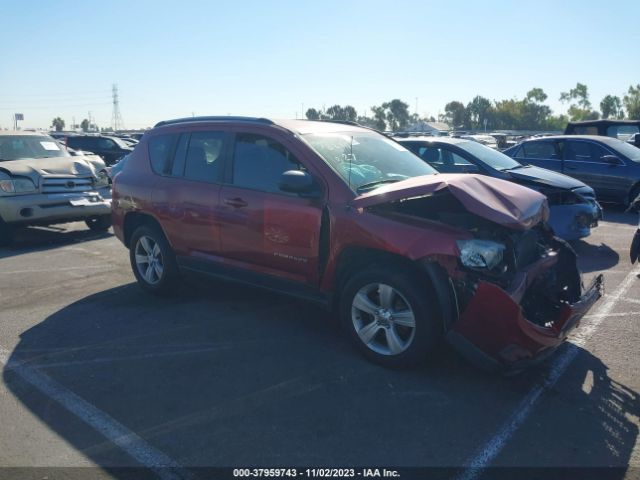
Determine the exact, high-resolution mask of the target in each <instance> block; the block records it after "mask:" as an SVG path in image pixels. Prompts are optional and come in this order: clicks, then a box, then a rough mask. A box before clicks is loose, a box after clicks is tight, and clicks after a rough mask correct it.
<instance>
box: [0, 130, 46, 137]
mask: <svg viewBox="0 0 640 480" xmlns="http://www.w3.org/2000/svg"><path fill="white" fill-rule="evenodd" d="M9 135H11V136H12V137H13V136H22V137H48V136H49V134H48V133H47V132H25V131H24V130H0V136H2V137H5V136H9Z"/></svg>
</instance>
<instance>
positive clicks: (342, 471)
mask: <svg viewBox="0 0 640 480" xmlns="http://www.w3.org/2000/svg"><path fill="white" fill-rule="evenodd" d="M233 476H234V477H236V478H242V477H272V478H273V477H285V478H287V477H288V478H296V477H307V478H357V477H363V478H399V477H400V474H399V473H398V471H397V470H391V469H386V468H361V469H355V468H305V469H296V468H235V469H234V470H233Z"/></svg>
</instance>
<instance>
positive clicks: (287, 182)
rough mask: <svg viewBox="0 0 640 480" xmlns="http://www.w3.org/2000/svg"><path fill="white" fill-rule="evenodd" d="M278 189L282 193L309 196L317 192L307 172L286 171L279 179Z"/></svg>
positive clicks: (314, 183)
mask: <svg viewBox="0 0 640 480" xmlns="http://www.w3.org/2000/svg"><path fill="white" fill-rule="evenodd" d="M278 188H280V190H282V191H283V192H289V193H300V194H303V193H306V194H311V193H315V192H316V191H317V188H316V182H315V181H314V180H313V177H312V176H311V175H309V174H308V173H307V172H303V171H301V170H287V171H286V172H284V173H283V174H282V176H281V177H280V182H279V183H278Z"/></svg>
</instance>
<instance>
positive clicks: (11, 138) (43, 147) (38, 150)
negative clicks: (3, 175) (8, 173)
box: [0, 135, 69, 162]
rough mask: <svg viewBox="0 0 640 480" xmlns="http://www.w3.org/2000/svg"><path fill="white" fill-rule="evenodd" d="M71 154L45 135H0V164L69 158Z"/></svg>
mask: <svg viewBox="0 0 640 480" xmlns="http://www.w3.org/2000/svg"><path fill="white" fill-rule="evenodd" d="M68 156H69V153H68V152H67V151H66V150H65V149H64V147H62V146H61V145H60V144H59V143H58V142H56V141H55V140H54V139H53V138H51V137H46V136H44V135H42V136H39V135H0V162H7V161H11V160H20V159H22V158H50V157H68Z"/></svg>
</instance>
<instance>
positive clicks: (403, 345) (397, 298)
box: [340, 265, 441, 368]
mask: <svg viewBox="0 0 640 480" xmlns="http://www.w3.org/2000/svg"><path fill="white" fill-rule="evenodd" d="M433 297H434V295H433V293H432V292H431V291H430V288H429V282H428V281H427V280H425V279H424V278H423V277H421V276H419V275H416V274H412V273H409V272H407V270H406V269H401V268H399V267H397V266H394V265H384V266H372V267H370V268H367V269H366V270H364V271H362V272H359V273H356V274H355V275H353V276H352V277H351V278H350V279H349V280H348V281H347V283H346V285H345V288H344V290H343V294H342V296H341V299H340V318H341V321H342V325H343V327H344V328H345V330H346V331H347V332H348V334H349V337H350V338H351V340H352V341H353V343H354V344H355V346H356V347H357V348H358V349H359V350H360V351H361V352H362V353H363V355H364V356H365V357H366V358H368V359H369V360H371V361H373V362H375V363H378V364H380V365H382V366H384V367H387V368H406V367H412V366H415V365H417V364H418V363H420V362H422V361H424V359H425V358H426V357H427V355H428V354H429V353H430V352H431V351H432V350H433V348H434V347H435V345H436V343H437V341H438V339H439V338H440V336H441V328H440V322H439V320H438V319H439V315H438V311H437V310H436V308H437V306H436V305H437V304H436V302H435V301H433V300H432V299H433Z"/></svg>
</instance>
